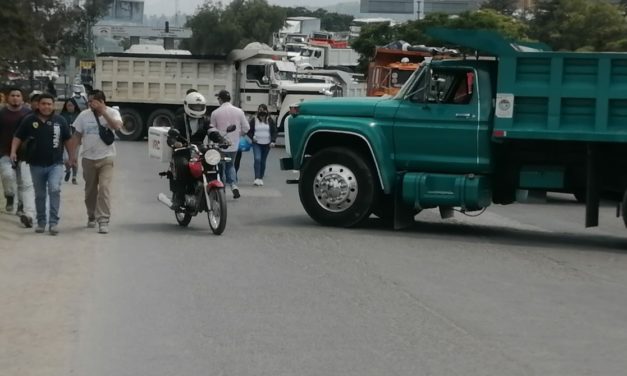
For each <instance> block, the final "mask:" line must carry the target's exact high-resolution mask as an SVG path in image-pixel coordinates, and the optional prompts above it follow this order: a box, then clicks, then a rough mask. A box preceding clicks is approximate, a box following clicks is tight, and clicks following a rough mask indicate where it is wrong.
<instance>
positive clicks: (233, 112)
mask: <svg viewBox="0 0 627 376" xmlns="http://www.w3.org/2000/svg"><path fill="white" fill-rule="evenodd" d="M216 97H218V103H220V107H219V108H217V109H216V110H215V111H213V112H212V113H211V125H212V126H213V127H215V128H216V129H217V130H219V131H220V133H222V134H226V136H225V137H226V138H228V139H229V141H231V146H229V148H228V149H226V150H225V151H224V152H225V154H226V155H228V156H229V157H231V161H230V162H226V163H225V169H224V170H225V171H224V173H225V175H226V184H228V185H230V186H231V191H232V192H233V198H236V199H237V198H239V197H240V194H239V189H238V187H237V172H236V171H235V165H234V161H235V155H236V154H237V149H238V147H239V138H240V136H241V135H243V134H246V132H248V130H249V129H250V126H249V124H248V119H246V115H245V114H244V111H242V110H241V109H239V108H237V107H235V106H233V105H232V104H231V94H230V93H229V92H228V91H226V90H221V91H220V92H219V93H218V94H216ZM229 125H235V126H236V129H235V131H233V132H229V133H226V129H227V128H228V126H229Z"/></svg>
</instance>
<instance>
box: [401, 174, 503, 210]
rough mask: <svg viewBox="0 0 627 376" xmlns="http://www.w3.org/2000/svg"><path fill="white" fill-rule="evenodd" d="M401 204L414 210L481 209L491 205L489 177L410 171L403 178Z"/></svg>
mask: <svg viewBox="0 0 627 376" xmlns="http://www.w3.org/2000/svg"><path fill="white" fill-rule="evenodd" d="M402 187H403V189H402V193H401V197H402V201H403V203H405V204H406V205H410V206H411V207H412V208H414V209H427V208H435V207H438V206H441V207H461V208H462V209H463V210H468V211H473V210H481V209H483V208H485V207H487V206H489V205H490V204H491V202H492V189H491V182H490V179H489V177H487V176H482V175H475V174H467V175H449V174H434V173H423V172H409V173H406V174H405V175H404V176H403V185H402Z"/></svg>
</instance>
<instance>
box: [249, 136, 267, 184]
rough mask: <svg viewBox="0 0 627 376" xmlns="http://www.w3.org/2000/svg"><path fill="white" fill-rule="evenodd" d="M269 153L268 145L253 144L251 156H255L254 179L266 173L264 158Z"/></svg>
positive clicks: (260, 177) (261, 177)
mask: <svg viewBox="0 0 627 376" xmlns="http://www.w3.org/2000/svg"><path fill="white" fill-rule="evenodd" d="M268 153H270V145H259V144H253V157H254V158H255V164H254V166H255V179H263V176H264V175H265V174H266V159H268Z"/></svg>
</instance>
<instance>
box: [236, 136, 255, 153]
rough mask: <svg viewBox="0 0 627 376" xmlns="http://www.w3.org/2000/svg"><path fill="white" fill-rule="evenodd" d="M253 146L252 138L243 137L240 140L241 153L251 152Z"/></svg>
mask: <svg viewBox="0 0 627 376" xmlns="http://www.w3.org/2000/svg"><path fill="white" fill-rule="evenodd" d="M252 146H253V143H252V142H251V141H250V137H248V136H242V137H240V138H239V150H240V151H250V148H251V147H252Z"/></svg>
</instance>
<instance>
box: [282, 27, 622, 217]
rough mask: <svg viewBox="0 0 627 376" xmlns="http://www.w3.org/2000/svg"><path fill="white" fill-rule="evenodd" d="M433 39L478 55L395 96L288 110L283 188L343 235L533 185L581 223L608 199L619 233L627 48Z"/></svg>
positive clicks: (508, 195)
mask: <svg viewBox="0 0 627 376" xmlns="http://www.w3.org/2000/svg"><path fill="white" fill-rule="evenodd" d="M430 33H431V35H432V36H434V37H436V38H438V39H439V40H442V41H447V42H450V43H452V44H454V45H458V46H465V47H466V48H467V49H471V50H476V51H479V52H481V54H480V56H479V57H476V56H473V57H470V58H463V57H462V58H457V59H446V60H433V61H431V62H429V63H425V64H424V65H423V66H422V67H421V68H420V69H419V70H418V71H416V72H415V73H414V75H413V76H412V77H411V78H410V79H409V80H408V81H407V83H406V84H405V85H404V86H403V88H402V89H401V90H400V91H399V92H398V94H397V95H396V96H394V97H392V98H367V99H365V98H359V99H352V98H348V99H343V98H340V99H332V100H329V101H326V102H320V101H311V102H306V103H302V104H301V105H299V106H298V105H297V106H293V107H292V115H291V116H290V117H289V118H288V122H287V125H286V152H287V153H288V155H289V157H286V158H283V159H281V167H282V169H284V170H299V171H300V177H299V179H297V181H290V182H294V183H296V182H297V183H298V189H299V195H300V201H301V203H302V205H303V207H304V208H305V210H306V212H307V213H308V214H309V215H310V216H311V218H313V219H314V220H315V221H317V222H319V223H321V224H323V225H331V226H347V227H348V226H355V225H358V224H359V223H360V222H362V221H363V220H364V219H365V218H367V217H368V216H369V215H370V214H371V213H374V214H375V215H377V216H379V217H381V218H384V219H387V220H389V221H391V222H393V223H394V225H395V227H396V228H400V227H403V226H407V225H408V224H410V223H411V222H412V221H413V219H414V215H416V214H417V213H418V212H420V211H421V210H422V209H427V208H439V209H440V213H441V214H442V216H443V217H449V216H450V215H452V214H453V213H454V212H453V211H454V210H457V211H460V212H464V213H470V212H477V211H482V210H484V209H485V208H487V207H488V206H489V205H490V204H492V203H495V204H503V205H505V204H511V203H513V202H515V201H516V199H517V197H521V196H522V195H521V193H524V192H528V191H530V190H533V191H545V192H546V191H559V192H567V193H573V194H575V195H578V196H580V197H582V198H583V199H584V200H585V224H586V227H592V226H597V225H598V211H599V197H600V196H601V195H603V196H604V197H607V198H608V199H612V200H614V201H615V202H616V203H617V205H618V206H617V214H620V215H622V217H623V221H625V224H626V225H627V221H626V218H627V194H626V188H627V53H575V52H552V51H547V50H543V49H541V48H533V47H534V46H531V45H529V44H523V43H517V42H515V41H511V40H508V39H505V38H502V37H500V36H499V35H497V34H494V33H492V32H488V31H476V30H475V31H473V30H446V29H434V30H431V32H430ZM484 55H485V56H484Z"/></svg>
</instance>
